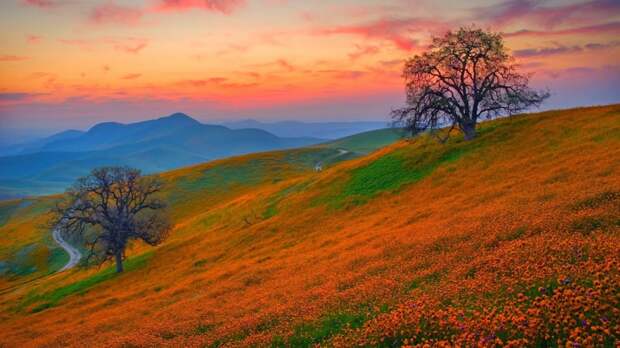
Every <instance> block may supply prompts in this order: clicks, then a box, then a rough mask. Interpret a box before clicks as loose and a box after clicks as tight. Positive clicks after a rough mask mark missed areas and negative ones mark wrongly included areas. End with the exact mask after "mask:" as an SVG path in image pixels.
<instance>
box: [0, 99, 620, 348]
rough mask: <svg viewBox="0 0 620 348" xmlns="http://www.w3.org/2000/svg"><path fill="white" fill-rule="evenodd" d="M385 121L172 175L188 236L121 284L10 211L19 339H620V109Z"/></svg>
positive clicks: (8, 281) (12, 299)
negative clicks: (392, 130)
mask: <svg viewBox="0 0 620 348" xmlns="http://www.w3.org/2000/svg"><path fill="white" fill-rule="evenodd" d="M385 132H387V131H375V132H371V133H367V134H361V135H358V136H355V137H352V138H345V139H341V140H339V141H335V142H332V143H329V144H323V145H317V146H312V147H307V148H300V149H294V150H283V151H275V152H266V153H257V154H250V155H244V156H238V157H233V158H227V159H220V160H216V161H212V162H209V163H205V164H198V165H195V166H191V167H187V168H182V169H178V170H173V171H169V172H165V173H162V174H161V177H162V178H163V179H164V180H165V181H166V182H167V187H168V189H167V191H166V193H165V196H166V199H167V200H168V201H169V202H170V204H171V218H172V220H173V221H174V223H175V228H174V232H173V234H172V236H171V238H170V239H169V240H168V241H167V242H166V243H164V244H163V245H161V246H159V247H156V248H150V247H145V246H136V247H134V248H132V250H131V253H130V257H129V259H128V261H127V265H126V266H127V267H126V269H127V272H126V273H124V274H121V275H118V276H117V275H115V274H114V273H112V270H111V269H110V268H108V267H104V268H101V269H96V268H94V269H92V268H91V269H73V270H70V271H68V272H63V273H53V271H54V270H56V269H58V268H60V267H62V265H63V262H64V260H66V258H67V257H66V255H62V252H59V250H58V249H54V247H53V246H52V245H53V244H51V243H50V238H51V236H50V233H49V231H48V230H45V229H43V228H41V227H40V225H41V223H42V222H44V221H45V211H46V209H47V208H48V207H49V206H51V204H53V202H54V200H55V199H57V197H53V196H52V197H41V198H36V199H31V200H15V201H9V202H2V204H0V255H1V258H2V259H3V260H5V261H4V265H5V269H8V270H6V271H5V276H4V277H3V278H2V282H1V283H0V284H1V286H0V287H1V288H0V293H2V301H1V303H0V329H1V331H2V332H3V333H4V334H3V336H2V337H0V345H9V346H22V345H31V346H37V345H69V346H84V345H87V346H104V345H105V346H119V347H120V346H153V345H161V346H209V347H210V346H213V347H217V346H251V345H258V346H274V347H280V346H312V345H315V344H321V345H327V346H352V345H376V346H386V347H387V346H400V345H407V344H411V345H417V344H420V345H421V344H424V343H431V344H434V345H440V344H442V343H443V344H445V343H448V342H449V343H452V344H461V345H467V346H471V345H474V344H481V345H483V346H491V345H493V344H497V345H504V344H512V345H513V346H524V345H539V346H545V345H551V346H555V345H564V344H565V343H567V342H569V343H578V344H580V345H585V346H587V345H599V346H600V345H608V346H613V345H614V344H615V343H616V342H617V339H618V338H619V337H620V330H619V329H618V328H619V325H620V322H619V319H618V318H620V310H619V309H618V308H620V303H619V302H618V289H619V288H620V274H619V272H618V266H619V262H620V175H619V173H620V105H611V106H603V107H593V108H580V109H571V110H562V111H549V112H543V113H537V114H529V115H520V116H515V117H512V118H509V119H501V120H496V121H491V122H485V123H483V124H482V125H481V128H480V135H479V137H478V138H477V139H475V140H473V141H470V142H465V141H463V139H462V137H461V136H454V137H452V138H451V139H450V140H449V141H448V142H447V143H446V144H438V143H437V142H436V141H435V140H434V139H432V138H431V137H428V136H421V137H419V138H416V139H415V140H401V141H396V142H393V140H394V139H393V138H391V136H390V135H386V133H385ZM343 150H344V151H345V152H344V153H343ZM317 161H321V162H323V163H326V165H325V167H324V170H322V171H320V172H316V171H314V170H313V167H314V164H315V163H316V162H317ZM24 259H27V260H26V261H24ZM33 323H37V324H36V325H34V324H33Z"/></svg>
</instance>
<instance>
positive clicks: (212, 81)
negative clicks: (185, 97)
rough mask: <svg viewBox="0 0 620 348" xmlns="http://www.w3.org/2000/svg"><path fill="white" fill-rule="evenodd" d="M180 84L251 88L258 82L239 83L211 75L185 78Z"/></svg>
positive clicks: (198, 86)
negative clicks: (194, 78)
mask: <svg viewBox="0 0 620 348" xmlns="http://www.w3.org/2000/svg"><path fill="white" fill-rule="evenodd" d="M178 84H179V85H182V86H189V87H197V88H204V87H217V88H250V87H255V86H257V85H258V84H257V83H255V82H252V83H237V82H231V81H230V80H229V79H227V78H225V77H210V78H207V79H198V80H183V81H179V82H178Z"/></svg>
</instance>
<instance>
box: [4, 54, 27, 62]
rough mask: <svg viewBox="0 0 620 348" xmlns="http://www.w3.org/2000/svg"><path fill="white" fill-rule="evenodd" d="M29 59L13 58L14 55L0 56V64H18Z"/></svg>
mask: <svg viewBox="0 0 620 348" xmlns="http://www.w3.org/2000/svg"><path fill="white" fill-rule="evenodd" d="M28 59H30V58H29V57H24V56H14V55H2V56H0V62H19V61H22V60H28Z"/></svg>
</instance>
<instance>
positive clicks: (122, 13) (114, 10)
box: [89, 2, 143, 25]
mask: <svg viewBox="0 0 620 348" xmlns="http://www.w3.org/2000/svg"><path fill="white" fill-rule="evenodd" d="M142 15H143V12H142V10H140V9H137V8H133V7H128V6H120V5H117V4H115V3H113V2H108V3H106V4H103V5H100V6H97V7H95V8H94V9H93V10H92V12H91V13H90V15H89V21H90V22H91V23H94V24H126V25H135V24H137V23H138V22H139V21H140V19H141V18H142Z"/></svg>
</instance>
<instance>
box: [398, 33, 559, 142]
mask: <svg viewBox="0 0 620 348" xmlns="http://www.w3.org/2000/svg"><path fill="white" fill-rule="evenodd" d="M403 77H404V78H405V83H406V103H407V106H406V107H404V108H401V109H397V110H393V111H392V119H393V121H394V122H393V123H394V125H396V126H399V127H404V128H405V129H407V130H408V131H410V132H411V133H412V134H415V133H419V132H423V131H426V130H435V129H438V128H442V127H450V128H449V129H450V130H449V131H448V132H447V133H446V134H447V135H449V134H450V131H451V130H452V129H454V128H457V127H458V128H459V129H460V130H461V131H462V132H463V133H464V134H465V138H466V139H472V138H473V137H475V127H476V123H477V122H478V121H479V120H480V119H491V118H495V117H498V116H501V115H508V116H509V115H512V114H515V113H517V112H520V111H523V110H526V109H528V108H529V107H532V106H539V105H540V104H541V103H542V102H543V101H544V100H545V99H546V98H547V97H548V96H549V93H548V92H547V91H535V90H532V89H530V88H529V87H528V82H529V79H528V76H525V75H521V74H519V73H518V72H517V65H515V64H514V60H513V59H512V57H511V56H510V55H509V54H508V52H507V50H506V48H505V47H504V43H503V39H502V36H501V34H498V33H492V32H485V31H483V30H481V29H475V28H461V29H460V30H459V31H457V32H448V33H447V34H446V35H444V36H443V37H435V38H433V43H432V44H431V46H430V49H429V51H427V52H425V53H423V54H421V55H416V56H414V57H413V58H411V59H409V60H408V61H407V62H406V64H405V68H404V70H403ZM440 139H443V138H440Z"/></svg>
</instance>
